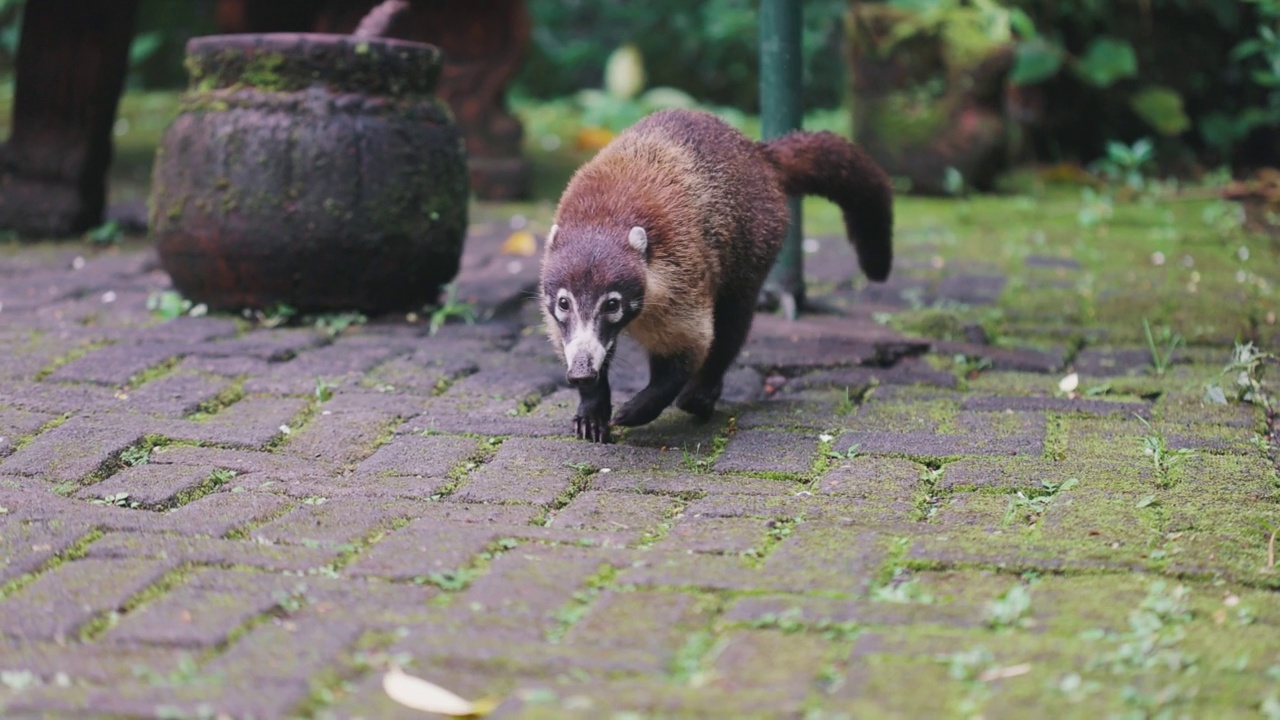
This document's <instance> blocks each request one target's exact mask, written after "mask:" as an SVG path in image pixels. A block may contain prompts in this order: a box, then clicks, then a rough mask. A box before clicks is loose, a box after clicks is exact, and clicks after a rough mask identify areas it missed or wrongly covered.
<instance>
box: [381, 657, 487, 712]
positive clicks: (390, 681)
mask: <svg viewBox="0 0 1280 720" xmlns="http://www.w3.org/2000/svg"><path fill="white" fill-rule="evenodd" d="M382 689H383V691H385V692H386V693H387V696H388V697H390V698H391V699H392V700H395V701H396V702H398V703H400V704H401V705H404V706H405V707H409V708H413V709H414V710H421V711H423V712H429V713H435V714H437V715H449V716H451V717H478V716H481V715H484V714H486V713H488V712H490V711H492V710H493V703H491V702H478V703H476V702H471V701H470V700H465V699H463V698H461V697H459V696H458V695H456V694H454V693H452V692H449V691H448V690H445V689H444V688H442V687H440V686H439V685H436V684H434V683H430V682H427V681H426V680H423V679H422V678H417V677H414V676H412V675H408V674H406V673H405V672H404V671H403V670H401V669H400V668H399V667H397V666H395V665H392V666H391V669H390V670H388V671H387V673H386V674H385V675H383V676H382Z"/></svg>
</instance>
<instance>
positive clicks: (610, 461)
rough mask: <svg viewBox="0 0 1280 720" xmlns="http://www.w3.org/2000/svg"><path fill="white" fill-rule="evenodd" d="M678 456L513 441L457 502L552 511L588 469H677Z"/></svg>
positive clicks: (622, 447) (575, 442) (475, 474)
mask: <svg viewBox="0 0 1280 720" xmlns="http://www.w3.org/2000/svg"><path fill="white" fill-rule="evenodd" d="M678 462H679V457H677V456H676V455H675V453H664V452H662V451H660V450H657V449H653V448H636V447H628V446H625V445H599V444H595V443H585V442H581V441H579V440H541V439H531V438H511V439H510V440H508V441H506V442H504V443H503V444H502V446H501V447H499V448H498V452H497V454H496V455H494V458H493V460H491V461H490V462H488V463H486V464H485V465H483V466H482V467H480V468H479V469H477V470H475V471H473V472H472V473H470V474H469V475H468V476H467V479H466V481H465V482H464V484H463V485H462V487H461V488H460V489H459V490H458V491H457V493H456V494H455V496H456V497H457V498H458V499H460V500H463V501H466V502H499V503H528V504H533V505H552V504H554V503H555V502H556V501H557V499H561V498H563V497H564V496H565V494H566V493H569V492H570V491H571V489H572V485H573V483H574V481H575V479H576V478H578V477H580V476H581V475H582V473H583V468H588V469H602V468H609V469H610V471H611V472H612V471H613V470H615V469H622V468H637V469H638V468H644V469H674V467H675V466H676V465H677V463H678Z"/></svg>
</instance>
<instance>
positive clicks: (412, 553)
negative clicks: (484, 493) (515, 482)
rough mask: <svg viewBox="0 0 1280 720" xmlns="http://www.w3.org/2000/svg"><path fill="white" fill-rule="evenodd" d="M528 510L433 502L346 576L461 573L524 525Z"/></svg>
mask: <svg viewBox="0 0 1280 720" xmlns="http://www.w3.org/2000/svg"><path fill="white" fill-rule="evenodd" d="M535 512H536V511H535V510H534V509H533V508H530V507H519V506H502V505H493V506H491V505H480V504H471V503H443V502H442V503H431V504H427V505H423V506H422V507H421V508H420V510H419V512H418V513H417V514H416V516H415V518H414V520H413V521H412V522H410V523H409V524H408V525H406V526H404V527H402V528H400V529H398V530H396V531H394V532H391V533H389V534H387V536H386V537H384V538H382V539H381V540H380V541H378V543H376V544H375V545H374V546H373V547H372V548H370V549H369V550H368V551H367V552H365V553H364V554H362V555H361V556H360V557H359V558H358V559H357V560H356V561H355V562H354V563H352V564H351V566H350V567H349V568H348V569H347V571H348V572H349V573H351V574H353V575H362V576H364V575H367V576H376V577H382V578H387V579H391V580H413V579H415V578H420V577H421V578H425V577H427V576H429V575H431V574H432V573H447V572H453V571H456V570H460V569H462V568H465V567H467V566H468V565H470V564H471V563H472V562H474V561H475V560H476V559H477V558H478V557H479V556H480V554H481V553H483V552H485V551H486V550H488V549H489V548H490V547H491V546H492V545H494V544H495V543H496V542H497V541H498V540H499V539H501V538H503V537H509V536H510V534H511V533H512V532H513V531H514V530H515V529H517V528H523V527H524V526H527V525H528V524H529V522H530V521H531V520H532V519H533V517H534V515H535Z"/></svg>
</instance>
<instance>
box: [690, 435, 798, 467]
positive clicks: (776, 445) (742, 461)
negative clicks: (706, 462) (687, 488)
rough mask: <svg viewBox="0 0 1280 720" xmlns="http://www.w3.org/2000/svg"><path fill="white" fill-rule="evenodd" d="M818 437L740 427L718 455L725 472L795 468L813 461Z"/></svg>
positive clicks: (718, 465) (718, 462)
mask: <svg viewBox="0 0 1280 720" xmlns="http://www.w3.org/2000/svg"><path fill="white" fill-rule="evenodd" d="M817 454H818V439H817V437H815V436H813V435H802V434H799V433H786V432H777V431H770V430H739V431H738V432H735V433H734V434H733V436H732V437H731V438H729V442H728V444H727V445H725V448H724V452H723V453H721V455H720V457H718V458H717V459H716V463H715V469H716V470H717V471H723V472H761V473H786V472H795V471H796V469H797V468H807V467H809V466H811V465H812V464H813V461H814V459H815V458H816V457H817Z"/></svg>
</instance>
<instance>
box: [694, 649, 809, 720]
mask: <svg viewBox="0 0 1280 720" xmlns="http://www.w3.org/2000/svg"><path fill="white" fill-rule="evenodd" d="M833 652H834V644H833V643H832V642H831V641H830V640H827V639H826V638H823V637H821V636H814V635H801V634H784V633H781V632H777V631H768V630H741V631H738V632H735V633H732V634H731V635H729V637H728V640H727V642H726V644H725V646H724V649H723V650H721V651H720V653H719V654H718V655H717V656H716V658H715V664H714V671H715V678H716V679H715V680H714V681H713V682H712V685H713V687H714V688H715V690H717V691H719V692H723V693H726V694H727V695H729V696H730V697H731V698H732V700H730V703H731V704H730V706H729V707H737V708H740V709H741V710H743V711H747V712H752V713H763V714H766V715H771V714H772V715H777V714H784V713H788V712H793V711H794V710H795V709H796V708H798V707H800V706H801V705H803V704H804V702H805V700H806V699H808V697H809V696H810V695H811V694H812V693H814V692H815V691H816V690H817V689H818V673H819V672H820V671H821V670H822V668H823V666H824V665H825V664H826V663H827V662H828V661H829V660H830V658H831V657H832V654H833Z"/></svg>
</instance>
